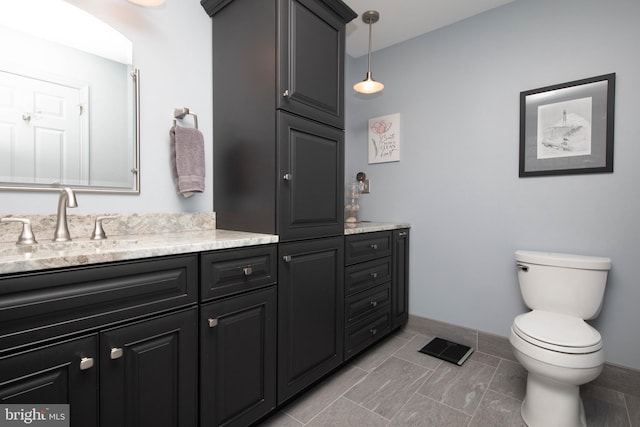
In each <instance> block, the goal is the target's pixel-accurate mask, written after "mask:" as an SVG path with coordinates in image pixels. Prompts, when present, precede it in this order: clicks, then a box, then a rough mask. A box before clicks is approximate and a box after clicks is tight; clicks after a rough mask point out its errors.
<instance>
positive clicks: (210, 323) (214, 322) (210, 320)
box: [207, 319, 218, 328]
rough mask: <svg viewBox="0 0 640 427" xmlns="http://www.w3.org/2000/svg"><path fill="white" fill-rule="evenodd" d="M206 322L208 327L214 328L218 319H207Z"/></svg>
mask: <svg viewBox="0 0 640 427" xmlns="http://www.w3.org/2000/svg"><path fill="white" fill-rule="evenodd" d="M207 323H208V324H209V327H210V328H215V327H216V326H218V319H208V320H207Z"/></svg>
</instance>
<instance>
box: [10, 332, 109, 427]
mask: <svg viewBox="0 0 640 427" xmlns="http://www.w3.org/2000/svg"><path fill="white" fill-rule="evenodd" d="M97 343H98V339H97V337H96V336H95V335H92V336H88V337H85V338H78V339H74V340H70V341H64V342H61V343H57V344H53V345H49V346H46V347H40V348H37V349H35V350H30V351H25V352H21V353H18V354H14V355H12V356H4V357H2V358H0V402H1V403H2V404H4V405H7V404H20V405H25V404H33V405H38V404H40V405H42V404H68V405H69V410H70V416H71V426H73V427H91V426H97V425H98V416H97V414H98V373H97V362H98V361H97V354H98V352H97ZM34 407H37V406H34Z"/></svg>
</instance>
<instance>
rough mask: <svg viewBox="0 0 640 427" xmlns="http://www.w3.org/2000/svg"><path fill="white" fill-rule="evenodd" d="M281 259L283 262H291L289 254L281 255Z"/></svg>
mask: <svg viewBox="0 0 640 427" xmlns="http://www.w3.org/2000/svg"><path fill="white" fill-rule="evenodd" d="M282 260H283V261H284V262H291V255H285V256H283V257H282Z"/></svg>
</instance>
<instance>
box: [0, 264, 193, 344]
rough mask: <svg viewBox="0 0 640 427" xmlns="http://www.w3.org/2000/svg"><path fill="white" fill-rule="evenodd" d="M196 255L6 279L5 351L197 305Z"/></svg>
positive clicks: (1, 295) (1, 282) (2, 289)
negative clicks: (147, 315)
mask: <svg viewBox="0 0 640 427" xmlns="http://www.w3.org/2000/svg"><path fill="white" fill-rule="evenodd" d="M197 266H198V258H197V256H196V255H181V256H168V257H159V258H150V259H142V260H136V261H124V262H118V263H111V264H98V265H87V266H82V267H73V268H68V269H64V270H56V271H51V270H43V271H39V272H34V273H24V274H18V275H12V276H8V277H3V278H0V349H1V350H0V352H4V351H6V350H9V349H11V348H15V347H20V346H23V345H26V344H31V343H37V342H43V341H47V340H50V339H51V338H52V337H55V336H61V335H67V334H71V333H75V332H78V331H81V330H84V329H90V328H95V327H99V326H103V325H108V324H113V323H117V322H121V321H124V320H127V319H131V318H135V317H139V316H143V315H146V314H151V313H156V312H161V311H165V310H169V309H172V308H178V307H184V306H188V305H191V304H195V303H196V301H197V294H198V282H197V280H198V267H197Z"/></svg>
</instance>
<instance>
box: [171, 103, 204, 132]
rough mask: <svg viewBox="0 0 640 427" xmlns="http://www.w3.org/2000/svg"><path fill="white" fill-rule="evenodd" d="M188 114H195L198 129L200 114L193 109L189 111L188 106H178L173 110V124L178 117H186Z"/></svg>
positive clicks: (194, 120)
mask: <svg viewBox="0 0 640 427" xmlns="http://www.w3.org/2000/svg"><path fill="white" fill-rule="evenodd" d="M186 115H189V116H193V124H194V126H195V128H196V129H198V115H197V114H196V113H194V112H193V111H189V109H188V108H187V107H183V108H176V109H175V110H173V117H174V119H173V125H174V126H175V125H176V119H184V117H185V116H186Z"/></svg>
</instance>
